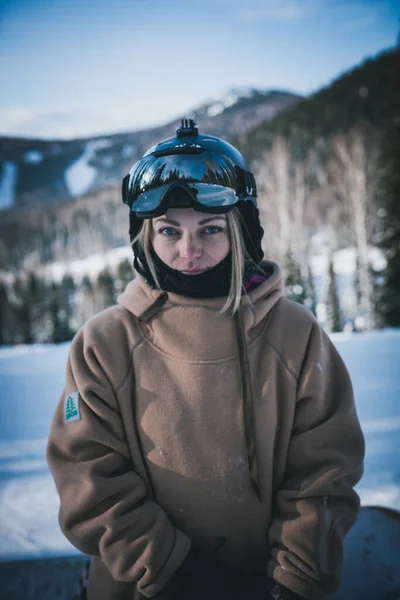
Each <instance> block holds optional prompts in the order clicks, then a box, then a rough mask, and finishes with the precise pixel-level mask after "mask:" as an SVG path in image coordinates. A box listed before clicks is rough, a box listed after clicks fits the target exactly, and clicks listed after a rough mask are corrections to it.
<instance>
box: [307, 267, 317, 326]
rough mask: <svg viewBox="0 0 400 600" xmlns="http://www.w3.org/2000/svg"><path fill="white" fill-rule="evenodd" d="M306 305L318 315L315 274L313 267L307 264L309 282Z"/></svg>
mask: <svg viewBox="0 0 400 600" xmlns="http://www.w3.org/2000/svg"><path fill="white" fill-rule="evenodd" d="M305 305H306V306H308V308H309V309H310V310H311V312H312V313H313V315H314V316H315V317H316V316H317V293H316V290H315V285H314V279H313V274H312V271H311V267H310V265H309V264H308V265H307V284H306V299H305Z"/></svg>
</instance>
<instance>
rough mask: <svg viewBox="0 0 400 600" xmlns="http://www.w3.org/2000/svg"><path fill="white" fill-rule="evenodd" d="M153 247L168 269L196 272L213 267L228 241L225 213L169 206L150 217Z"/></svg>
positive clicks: (227, 246)
mask: <svg viewBox="0 0 400 600" xmlns="http://www.w3.org/2000/svg"><path fill="white" fill-rule="evenodd" d="M152 226H153V248H154V250H155V252H156V253H157V255H158V256H159V258H160V259H161V260H162V261H163V262H164V263H165V264H166V265H168V266H169V267H171V269H176V270H177V271H181V272H182V273H185V274H188V275H196V274H198V273H201V272H203V271H206V270H207V269H210V268H211V267H215V265H217V264H218V263H220V262H221V260H223V259H224V258H225V257H226V256H227V254H228V253H229V250H230V247H231V244H230V240H229V233H228V223H227V221H226V217H225V215H222V214H221V215H216V214H211V213H202V212H197V211H195V210H194V209H193V208H170V209H168V210H167V212H166V214H165V215H163V216H162V217H156V218H155V219H152Z"/></svg>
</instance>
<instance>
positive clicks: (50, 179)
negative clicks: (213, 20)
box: [0, 88, 300, 211]
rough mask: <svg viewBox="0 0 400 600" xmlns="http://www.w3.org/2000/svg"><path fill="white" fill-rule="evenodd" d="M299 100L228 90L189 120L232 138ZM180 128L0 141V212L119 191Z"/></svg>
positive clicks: (277, 94)
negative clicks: (137, 165) (142, 160)
mask: <svg viewBox="0 0 400 600" xmlns="http://www.w3.org/2000/svg"><path fill="white" fill-rule="evenodd" d="M299 98H300V96H297V95H295V94H291V93H289V92H283V91H277V90H268V91H260V90H255V89H250V88H249V89H245V88H239V89H235V88H233V89H231V90H228V92H227V93H226V94H224V95H222V96H220V97H218V98H214V99H211V100H210V101H208V102H205V103H204V104H202V105H201V106H199V107H197V108H194V109H193V110H190V116H192V115H193V116H194V118H195V119H196V120H197V122H198V125H199V127H200V128H201V129H203V130H204V131H209V132H210V133H213V134H214V135H220V136H222V137H224V138H227V139H231V138H232V137H234V136H237V135H242V134H245V133H246V132H247V131H248V130H249V129H251V128H253V127H255V126H257V125H258V124H259V123H261V122H265V121H267V120H270V119H271V118H273V117H274V116H275V115H276V114H277V113H278V112H279V111H280V110H282V109H283V108H285V107H287V106H289V105H291V104H293V103H294V102H296V101H297V100H298V99H299ZM185 116H187V115H182V117H185ZM179 124H180V121H179V120H176V121H173V122H171V123H167V124H165V125H162V126H160V127H155V128H151V129H145V130H141V131H134V132H128V133H126V134H118V135H109V136H101V137H98V138H88V139H76V140H71V141H65V140H53V141H45V140H32V139H17V138H0V167H1V170H0V210H3V211H4V210H13V209H21V208H24V209H30V208H32V207H34V206H37V205H40V206H43V205H54V204H57V203H59V202H63V201H64V200H66V199H68V198H73V197H77V196H81V195H83V194H88V193H91V192H93V191H96V190H101V189H103V188H104V187H105V186H110V185H111V186H112V185H114V186H119V183H120V181H121V178H122V177H123V175H125V174H126V172H127V170H128V169H129V168H130V166H131V165H132V164H133V162H135V160H136V159H137V158H139V156H141V155H142V154H143V152H144V151H145V150H147V148H149V147H150V146H152V145H153V144H154V143H155V142H157V141H159V140H161V139H164V138H166V137H169V136H170V135H171V134H172V133H173V132H174V131H175V129H176V127H177V126H178V125H179Z"/></svg>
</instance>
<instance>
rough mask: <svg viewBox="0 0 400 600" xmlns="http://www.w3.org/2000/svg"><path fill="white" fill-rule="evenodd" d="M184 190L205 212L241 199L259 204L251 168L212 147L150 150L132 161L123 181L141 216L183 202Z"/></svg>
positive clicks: (126, 196) (125, 192)
mask: <svg viewBox="0 0 400 600" xmlns="http://www.w3.org/2000/svg"><path fill="white" fill-rule="evenodd" d="M179 189H180V193H179V192H178V191H177V190H179ZM182 191H185V192H186V198H187V202H189V205H190V206H194V207H195V208H197V209H198V210H203V211H204V212H228V211H229V210H231V208H232V207H233V206H234V205H235V204H236V203H237V202H238V201H239V200H250V201H253V203H254V204H256V197H257V190H256V183H255V179H254V176H253V174H252V173H250V171H245V170H244V169H241V168H240V167H238V166H237V165H235V164H234V163H233V162H232V161H231V160H230V159H229V158H227V157H225V156H223V155H221V154H217V153H215V152H209V151H204V152H202V153H201V154H173V155H171V154H169V155H166V156H154V155H152V154H148V155H146V156H144V157H143V158H141V159H140V160H139V161H138V162H137V163H135V164H134V165H133V167H132V169H131V170H130V172H129V174H128V175H126V176H125V177H124V179H123V182H122V199H123V202H124V203H125V204H127V205H128V206H129V207H130V209H131V211H133V212H135V213H136V214H137V216H138V217H141V218H151V217H154V216H158V215H159V214H164V212H165V209H166V207H167V206H171V205H168V201H169V200H170V201H172V203H173V206H184V205H185V202H184V200H183V196H184V195H183V194H182ZM173 192H174V193H173ZM163 211H164V212H163Z"/></svg>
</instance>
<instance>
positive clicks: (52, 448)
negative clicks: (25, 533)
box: [47, 329, 190, 598]
mask: <svg viewBox="0 0 400 600" xmlns="http://www.w3.org/2000/svg"><path fill="white" fill-rule="evenodd" d="M99 354H100V352H99V351H98V347H97V345H96V344H94V343H90V342H88V341H87V340H86V339H85V335H84V329H83V330H81V331H80V332H78V334H77V335H76V336H75V338H74V340H73V342H72V344H71V349H70V354H69V358H68V363H67V379H66V387H65V390H64V393H63V395H62V397H61V399H60V402H59V404H58V406H57V409H56V412H55V415H54V418H53V422H52V425H51V432H50V437H49V441H48V447H47V460H48V464H49V467H50V470H51V472H52V475H53V477H54V480H55V483H56V487H57V491H58V494H59V496H60V513H59V521H60V526H61V529H62V531H63V532H64V534H65V536H66V537H67V538H68V539H69V540H70V542H71V543H72V544H73V545H74V546H76V548H78V549H79V550H80V551H81V552H84V553H86V554H89V555H92V556H99V557H100V558H101V560H102V561H103V562H104V564H105V565H106V567H107V568H108V569H109V571H110V573H111V575H112V577H113V578H114V579H116V580H119V581H124V582H136V583H137V587H138V589H139V591H140V592H141V593H142V594H143V595H144V596H145V597H149V598H151V597H152V596H154V595H155V594H156V593H158V591H159V590H160V589H162V587H163V586H164V585H165V584H166V582H167V581H168V580H169V579H170V577H171V576H172V575H173V573H174V572H175V570H176V569H177V568H178V567H179V565H180V564H181V562H182V561H183V560H184V558H185V556H186V554H187V553H188V551H189V548H190V540H189V538H188V537H187V536H186V535H185V534H184V533H183V532H182V531H180V530H179V529H177V528H176V527H174V526H173V524H172V523H171V522H170V521H169V519H168V517H167V515H166V513H165V512H164V510H163V509H162V507H161V506H159V505H158V504H157V503H156V502H154V501H152V500H151V499H149V497H148V495H147V490H146V485H145V483H144V481H143V480H142V479H141V478H140V477H139V476H138V475H137V474H136V473H135V472H134V470H133V465H132V460H131V457H130V453H129V449H128V444H127V442H126V437H125V432H124V424H123V422H122V418H121V414H120V411H119V406H118V396H117V394H116V392H115V389H114V387H115V386H113V385H112V383H111V381H110V376H107V375H106V372H105V369H104V367H102V364H101V359H100V357H99ZM103 362H104V361H103Z"/></svg>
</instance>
